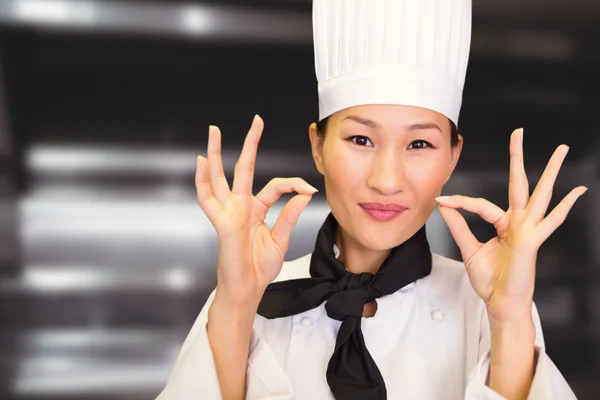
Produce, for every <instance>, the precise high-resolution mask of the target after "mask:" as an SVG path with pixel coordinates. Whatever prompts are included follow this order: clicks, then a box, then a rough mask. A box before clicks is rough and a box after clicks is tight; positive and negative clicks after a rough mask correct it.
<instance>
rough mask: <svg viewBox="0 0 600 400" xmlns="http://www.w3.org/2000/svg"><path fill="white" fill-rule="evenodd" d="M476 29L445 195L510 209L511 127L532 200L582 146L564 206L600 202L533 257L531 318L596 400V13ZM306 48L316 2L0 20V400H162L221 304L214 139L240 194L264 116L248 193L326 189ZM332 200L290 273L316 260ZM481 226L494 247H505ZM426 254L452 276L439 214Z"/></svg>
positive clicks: (310, 220) (568, 177) (521, 12)
mask: <svg viewBox="0 0 600 400" xmlns="http://www.w3.org/2000/svg"><path fill="white" fill-rule="evenodd" d="M473 20H474V23H473V42H472V50H471V60H470V66H469V69H468V78H467V85H466V88H465V94H464V106H463V111H462V114H461V121H460V126H459V130H460V131H461V132H462V134H463V135H464V137H465V146H464V151H463V155H462V158H461V161H460V165H459V167H458V169H457V171H456V173H455V174H454V176H453V178H452V179H451V181H450V183H449V184H448V185H447V187H446V189H445V193H446V194H453V193H462V194H466V195H469V196H475V197H486V198H488V199H490V200H492V201H494V202H496V203H497V204H499V205H500V206H502V207H506V204H507V183H508V161H509V159H508V143H509V136H510V133H511V132H512V130H513V129H514V128H517V127H521V126H523V127H524V128H525V154H526V167H527V171H528V174H529V178H530V182H531V184H532V186H533V185H534V184H535V182H537V179H538V178H539V176H540V174H541V171H542V169H543V168H544V166H545V163H546V161H547V160H548V158H549V157H550V155H551V153H552V151H553V150H554V149H555V148H556V146H558V145H559V144H561V143H567V144H569V145H570V146H571V150H570V153H569V155H568V157H567V160H566V162H565V165H564V167H563V169H562V171H561V174H560V176H559V178H558V182H557V185H556V190H555V200H554V201H553V204H552V205H555V204H556V203H557V202H558V200H559V199H560V198H562V197H563V196H564V195H565V194H566V193H567V192H568V191H569V190H570V189H571V188H573V187H575V186H577V185H587V186H588V187H589V188H590V190H589V191H588V193H586V194H585V195H584V196H583V197H582V198H581V199H580V200H579V201H578V202H577V204H576V205H575V207H574V209H573V210H572V212H571V214H570V216H569V218H568V219H567V221H566V222H565V223H564V225H563V226H562V227H561V228H560V229H559V230H558V231H557V232H556V233H555V234H554V235H553V236H552V237H551V238H550V239H549V240H548V242H547V243H546V244H545V245H544V246H543V248H542V250H541V252H540V255H539V261H538V277H537V285H536V294H535V300H536V302H537V306H538V309H539V311H540V315H541V319H542V323H543V327H544V333H545V338H546V345H547V352H548V353H549V354H550V356H551V358H552V359H553V361H554V362H555V363H556V364H557V366H558V367H559V369H560V370H561V371H562V372H563V374H564V376H565V377H566V379H567V380H568V382H569V383H570V385H571V386H572V388H573V390H574V391H575V392H576V394H577V395H578V398H579V399H598V398H600V280H599V277H600V211H599V209H600V207H599V206H600V160H599V155H600V145H599V142H600V141H599V140H598V138H599V135H600V128H599V124H598V112H599V111H598V106H599V104H600V101H599V100H598V96H599V95H600V80H599V79H598V76H597V75H598V71H599V67H600V51H598V46H597V43H596V41H595V38H597V37H598V35H600V24H599V23H598V22H599V21H600V2H599V1H597V0H526V1H523V0H474V18H473ZM311 29H312V28H311V2H310V1H309V0H252V1H251V0H243V1H242V0H239V1H233V0H231V1H225V0H221V1H204V2H199V1H198V2H195V3H184V2H178V1H167V0H164V1H158V2H147V1H131V0H130V1H116V0H113V1H101V0H95V1H59V0H46V1H44V0H0V164H1V165H2V168H1V170H0V171H1V172H0V188H1V189H0V202H1V211H0V398H1V399H131V400H134V399H135V400H137V399H150V398H154V397H155V396H156V395H157V394H158V393H159V392H160V390H161V389H162V388H163V387H164V385H165V382H166V379H167V377H168V375H169V373H170V371H171V368H172V367H173V364H174V360H175V357H176V355H177V353H178V351H179V348H180V346H181V344H182V341H183V339H184V337H185V335H186V333H187V331H188V329H189V328H190V327H191V324H192V323H193V321H194V319H195V317H196V315H197V313H198V312H199V311H200V309H201V307H202V305H203V304H204V301H205V300H206V298H207V296H208V294H209V292H210V291H211V290H212V289H213V287H214V285H215V265H216V257H217V241H216V237H215V234H214V231H213V228H212V226H211V225H210V223H209V222H208V221H207V219H206V218H205V217H204V215H203V213H202V211H201V210H200V208H199V207H198V206H197V204H196V199H195V188H194V183H193V176H194V168H195V156H196V155H197V154H205V149H206V141H207V133H208V128H207V127H208V125H209V124H215V125H218V126H220V127H221V129H222V132H223V138H224V161H225V167H226V169H227V171H228V173H229V174H231V171H232V167H233V165H234V163H235V161H236V159H237V157H238V155H239V151H240V149H241V145H242V141H243V138H244V136H245V134H246V132H247V129H248V127H249V125H250V123H251V120H252V117H253V115H254V114H255V113H258V114H260V115H261V116H262V117H263V118H264V120H265V123H266V128H265V133H264V135H263V139H262V142H261V145H260V149H259V157H258V163H257V176H256V182H255V190H258V189H259V188H260V187H262V186H263V185H264V184H265V183H266V182H268V181H269V180H270V179H271V178H273V177H275V176H301V177H303V178H305V179H307V180H308V181H309V182H310V183H311V184H313V185H315V186H317V187H319V188H321V189H323V185H322V179H321V178H320V176H319V175H318V174H317V173H316V170H315V169H314V166H313V163H312V159H311V157H310V148H309V142H308V136H307V128H308V125H309V123H310V122H311V121H313V120H315V119H316V118H317V95H316V80H315V76H314V60H313V49H312V30H311ZM230 176H231V175H230ZM322 193H323V190H321V194H320V197H319V196H317V197H315V198H314V199H313V201H312V202H311V204H310V205H309V207H308V209H307V210H306V211H305V212H304V214H303V216H302V217H301V220H300V222H299V224H298V226H297V228H296V230H295V231H294V234H293V237H292V246H291V249H290V252H289V253H288V255H287V258H288V259H292V258H296V257H298V256H300V255H303V254H305V253H308V252H310V251H311V249H312V246H313V242H314V237H315V234H316V232H317V230H318V228H319V226H320V224H321V223H322V221H323V218H324V217H325V215H326V214H327V212H328V208H327V204H326V203H325V201H324V198H323V196H322ZM286 199H287V198H286ZM278 212H279V207H275V208H274V209H273V210H272V213H271V214H270V215H269V218H270V223H272V222H273V221H274V219H275V217H276V216H277V214H278ZM469 222H470V224H471V226H472V228H473V230H474V231H475V232H476V233H477V234H478V235H479V237H480V239H481V240H485V239H486V238H489V237H490V235H491V234H492V233H493V231H492V230H490V227H489V226H488V225H487V224H486V223H484V222H482V221H481V220H480V219H479V218H478V217H472V216H469ZM428 235H429V236H430V238H431V241H432V246H433V249H434V250H435V251H436V252H438V253H442V254H444V255H447V256H450V257H453V258H459V257H460V256H459V254H458V252H457V249H456V246H455V245H454V242H453V240H452V238H451V237H450V235H449V233H448V231H447V228H446V227H445V224H444V223H443V221H442V220H441V218H440V216H439V215H438V214H437V213H434V214H433V215H432V217H431V220H430V221H429V222H428Z"/></svg>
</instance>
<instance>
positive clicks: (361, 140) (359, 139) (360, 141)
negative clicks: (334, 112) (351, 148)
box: [348, 136, 373, 146]
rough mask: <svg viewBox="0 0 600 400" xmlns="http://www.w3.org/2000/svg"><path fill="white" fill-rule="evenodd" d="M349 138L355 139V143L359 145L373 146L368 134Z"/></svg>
mask: <svg viewBox="0 0 600 400" xmlns="http://www.w3.org/2000/svg"><path fill="white" fill-rule="evenodd" d="M348 140H351V141H353V142H354V143H355V144H357V145H359V146H372V145H373V144H372V143H371V141H370V140H369V138H368V137H366V136H352V137H349V138H348Z"/></svg>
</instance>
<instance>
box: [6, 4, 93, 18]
mask: <svg viewBox="0 0 600 400" xmlns="http://www.w3.org/2000/svg"><path fill="white" fill-rule="evenodd" d="M15 14H16V16H17V18H18V19H19V20H21V21H26V22H38V23H58V24H63V23H70V24H71V23H73V24H89V23H90V22H92V21H93V20H94V16H95V14H96V13H95V10H94V4H93V3H90V2H85V1H75V2H74V1H64V0H21V1H19V2H16V3H15Z"/></svg>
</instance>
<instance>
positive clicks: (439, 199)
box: [435, 196, 449, 203]
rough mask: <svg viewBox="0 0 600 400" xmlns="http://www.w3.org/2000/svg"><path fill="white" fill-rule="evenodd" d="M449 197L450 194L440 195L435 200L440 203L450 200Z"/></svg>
mask: <svg viewBox="0 0 600 400" xmlns="http://www.w3.org/2000/svg"><path fill="white" fill-rule="evenodd" d="M448 197H449V196H438V197H436V198H435V201H437V202H439V203H442V202H444V201H446V200H448Z"/></svg>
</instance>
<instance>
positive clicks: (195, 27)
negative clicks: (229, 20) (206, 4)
mask: <svg viewBox="0 0 600 400" xmlns="http://www.w3.org/2000/svg"><path fill="white" fill-rule="evenodd" d="M180 21H181V26H182V27H183V29H184V30H186V31H187V32H190V33H206V32H207V31H210V28H211V16H210V14H209V13H208V12H206V10H203V9H201V8H200V7H195V6H187V7H185V8H183V9H182V10H181V11H180Z"/></svg>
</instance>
